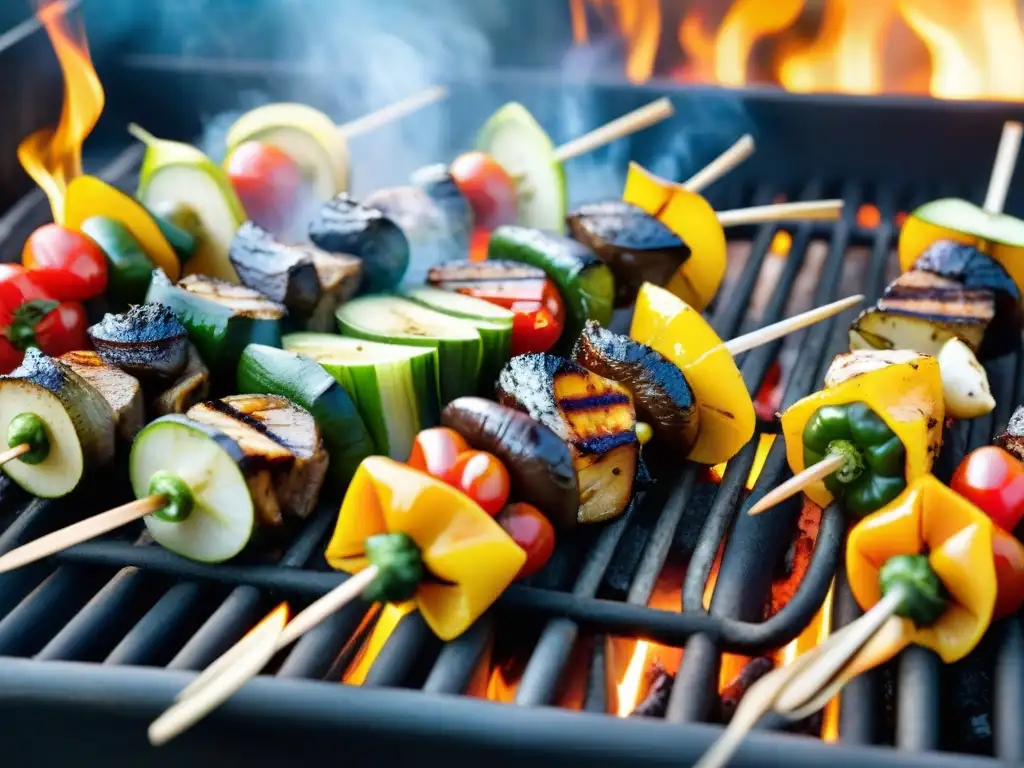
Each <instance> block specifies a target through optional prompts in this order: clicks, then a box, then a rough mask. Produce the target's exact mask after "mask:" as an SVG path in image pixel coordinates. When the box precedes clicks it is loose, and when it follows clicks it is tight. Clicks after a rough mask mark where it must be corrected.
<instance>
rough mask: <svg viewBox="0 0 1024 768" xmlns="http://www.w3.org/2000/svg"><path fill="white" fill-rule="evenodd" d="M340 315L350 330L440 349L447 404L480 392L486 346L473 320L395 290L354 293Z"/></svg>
mask: <svg viewBox="0 0 1024 768" xmlns="http://www.w3.org/2000/svg"><path fill="white" fill-rule="evenodd" d="M337 317H338V327H339V328H340V329H341V332H342V333H343V334H345V335H348V336H355V337H357V338H361V339H369V340H371V341H380V342H385V343H394V344H404V345H407V346H417V347H433V348H434V349H436V350H437V355H438V367H439V369H440V370H439V374H440V394H441V403H442V405H443V404H445V403H448V402H450V401H452V400H454V399H455V398H456V397H461V396H462V395H469V394H473V393H475V392H476V390H477V385H478V377H479V375H480V363H481V356H482V351H483V346H482V343H481V341H480V334H479V333H478V332H477V330H476V328H474V327H473V324H472V323H470V322H468V321H466V320H460V319H459V318H456V317H451V316H449V315H443V314H441V313H440V312H435V311H434V310H432V309H427V308H426V307H423V306H421V305H419V304H416V303H414V302H412V301H407V300H405V299H400V298H397V297H394V296H363V297H361V298H358V299H353V300H352V301H349V302H347V303H345V304H343V305H341V307H339V308H338V314H337Z"/></svg>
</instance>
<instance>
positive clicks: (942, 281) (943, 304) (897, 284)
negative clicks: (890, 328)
mask: <svg viewBox="0 0 1024 768" xmlns="http://www.w3.org/2000/svg"><path fill="white" fill-rule="evenodd" d="M877 308H878V310H879V311H881V312H884V313H887V314H891V315H896V316H900V315H902V316H907V317H913V318H921V319H923V320H926V321H928V322H929V323H930V324H931V325H933V326H934V327H935V328H936V329H938V330H939V331H944V332H946V333H947V334H948V335H949V336H956V337H958V338H960V339H963V340H964V341H965V342H966V343H967V344H968V345H970V347H971V348H972V349H974V350H977V349H978V347H979V346H980V345H981V340H982V337H983V336H984V335H985V330H986V329H987V328H988V324H989V323H990V322H991V320H992V318H993V317H994V315H995V295H994V294H993V293H992V292H991V291H989V290H987V289H984V288H973V289H967V288H964V287H963V286H962V285H960V284H959V283H957V282H956V281H955V280H950V279H948V278H945V277H941V276H940V275H935V274H932V273H930V272H921V271H918V270H912V271H910V272H904V273H903V274H902V275H900V276H899V277H897V278H896V279H895V280H894V281H893V282H892V283H890V284H889V286H888V287H887V288H886V289H885V292H884V293H883V294H882V298H881V299H879V300H878V305H877ZM918 351H921V350H918Z"/></svg>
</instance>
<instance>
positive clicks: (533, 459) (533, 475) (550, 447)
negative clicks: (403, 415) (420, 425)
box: [441, 397, 580, 530]
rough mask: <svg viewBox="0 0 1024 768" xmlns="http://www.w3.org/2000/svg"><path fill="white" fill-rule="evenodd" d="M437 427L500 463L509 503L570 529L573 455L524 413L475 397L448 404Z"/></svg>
mask: <svg viewBox="0 0 1024 768" xmlns="http://www.w3.org/2000/svg"><path fill="white" fill-rule="evenodd" d="M441 423H442V424H443V425H444V426H446V427H449V428H451V429H454V430H455V431H456V432H458V433H459V434H460V435H462V436H463V437H464V438H465V439H466V442H467V443H469V445H470V446H471V447H473V448H475V449H477V450H481V451H487V452H489V453H493V454H494V455H495V456H497V457H498V458H499V459H501V462H502V463H503V464H504V465H505V467H506V468H507V469H508V472H509V476H510V478H511V480H512V496H511V497H512V498H514V499H516V500H517V501H525V502H527V503H530V504H533V505H534V506H535V507H537V508H538V509H539V510H541V511H542V512H543V513H544V514H545V515H547V517H548V519H550V520H551V522H552V523H553V524H554V526H555V527H556V528H558V529H559V530H567V529H569V528H572V527H573V526H575V525H576V517H577V514H578V513H579V509H580V493H579V488H578V487H577V479H576V470H575V468H574V466H573V455H572V453H571V452H570V451H569V447H568V445H567V444H566V443H565V442H563V441H562V440H561V438H559V437H558V436H557V435H555V433H554V432H552V431H551V430H550V429H548V428H547V427H546V426H544V425H543V424H541V423H540V422H539V421H537V420H535V419H532V418H530V417H529V416H527V415H526V414H525V413H521V412H520V411H517V410H514V409H512V408H508V407H506V406H504V405H498V404H497V403H494V402H491V401H490V400H484V399H483V398H479V397H460V398H459V399H458V400H453V401H452V402H450V403H449V404H448V405H447V406H446V407H445V409H444V411H442V412H441Z"/></svg>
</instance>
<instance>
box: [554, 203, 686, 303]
mask: <svg viewBox="0 0 1024 768" xmlns="http://www.w3.org/2000/svg"><path fill="white" fill-rule="evenodd" d="M566 223H567V224H568V226H569V234H570V235H572V237H574V238H575V239H576V240H579V241H580V242H581V243H583V244H584V245H585V246H587V247H588V248H590V249H591V250H592V251H593V252H594V253H596V254H597V255H598V257H599V258H600V259H601V261H603V262H604V263H605V264H607V265H608V266H609V267H611V270H612V273H613V274H614V275H615V306H617V307H625V306H629V305H630V304H632V303H633V302H634V301H635V300H636V294H637V291H639V290H640V286H641V285H642V284H643V283H644V282H651V283H654V284H655V285H665V284H666V283H668V280H669V278H670V277H672V275H674V274H675V273H676V271H677V270H678V269H679V267H680V266H682V264H683V262H685V261H686V260H687V259H688V258H689V257H690V247H689V246H688V245H687V244H686V243H684V242H683V241H682V240H681V239H680V238H679V236H678V235H676V234H675V233H674V232H672V230H670V229H669V228H668V227H666V226H665V225H664V224H663V223H661V222H660V221H658V220H657V219H656V218H654V217H653V216H648V215H647V214H646V213H645V212H644V211H643V210H641V209H640V208H638V207H637V206H635V205H631V204H630V203H627V202H624V201H622V200H610V201H607V202H602V203H592V204H589V205H583V206H580V207H579V208H577V209H576V210H575V211H571V212H570V213H569V215H568V216H567V217H566Z"/></svg>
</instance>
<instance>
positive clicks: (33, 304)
mask: <svg viewBox="0 0 1024 768" xmlns="http://www.w3.org/2000/svg"><path fill="white" fill-rule="evenodd" d="M87 326H88V321H87V320H86V315H85V308H84V307H83V306H82V305H81V304H80V303H79V302H77V301H63V302H58V301H56V300H55V299H53V298H52V297H51V296H50V294H48V293H47V292H46V291H44V290H43V289H42V288H40V287H39V286H38V285H36V284H35V282H34V281H33V276H32V275H31V274H30V273H29V272H27V271H26V270H25V269H24V268H23V267H21V266H19V265H17V264H0V373H10V372H11V371H12V370H14V369H15V368H17V367H18V366H19V365H21V360H22V358H23V357H24V356H25V350H26V349H28V348H29V347H33V346H34V347H39V348H40V349H41V350H42V351H43V352H45V353H46V354H48V355H51V356H57V355H62V354H64V353H65V352H70V351H72V350H76V349H88V348H89V342H88V337H87V336H86V332H85V329H86V327H87Z"/></svg>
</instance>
